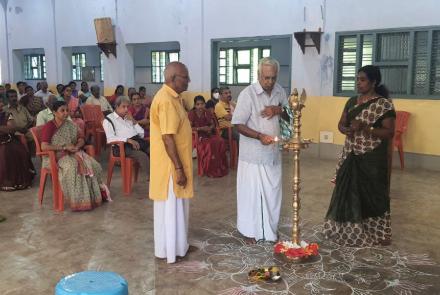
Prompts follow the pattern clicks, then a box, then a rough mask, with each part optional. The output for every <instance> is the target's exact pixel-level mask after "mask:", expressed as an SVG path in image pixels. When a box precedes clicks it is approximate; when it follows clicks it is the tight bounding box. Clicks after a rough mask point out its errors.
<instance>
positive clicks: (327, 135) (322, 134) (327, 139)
mask: <svg viewBox="0 0 440 295" xmlns="http://www.w3.org/2000/svg"><path fill="white" fill-rule="evenodd" d="M319 142H322V143H333V132H331V131H319Z"/></svg>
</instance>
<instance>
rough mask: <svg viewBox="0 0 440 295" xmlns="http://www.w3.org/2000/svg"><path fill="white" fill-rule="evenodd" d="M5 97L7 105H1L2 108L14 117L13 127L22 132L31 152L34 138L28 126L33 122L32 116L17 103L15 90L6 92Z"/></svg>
mask: <svg viewBox="0 0 440 295" xmlns="http://www.w3.org/2000/svg"><path fill="white" fill-rule="evenodd" d="M6 97H7V99H8V106H7V107H3V110H4V111H5V112H6V113H9V114H11V115H12V117H13V118H14V125H15V128H16V129H17V132H19V133H22V134H24V136H25V137H26V141H27V143H28V147H29V150H31V154H32V151H33V145H34V144H33V142H34V139H33V137H32V134H31V132H30V131H29V128H31V127H32V126H33V124H34V117H32V115H31V114H30V113H29V111H28V110H27V109H26V108H25V107H24V106H22V105H21V104H19V103H18V97H17V92H16V91H15V90H13V91H8V92H6Z"/></svg>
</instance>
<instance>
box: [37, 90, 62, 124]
mask: <svg viewBox="0 0 440 295" xmlns="http://www.w3.org/2000/svg"><path fill="white" fill-rule="evenodd" d="M57 100H58V99H57V97H56V96H55V95H53V94H52V95H51V96H49V98H48V99H47V102H46V108H45V109H44V110H42V111H41V112H39V113H38V115H37V122H36V124H35V125H36V126H42V125H44V124H46V123H47V122H49V121H52V120H53V119H54V114H53V112H52V106H53V104H54V103H55V102H56V101H57Z"/></svg>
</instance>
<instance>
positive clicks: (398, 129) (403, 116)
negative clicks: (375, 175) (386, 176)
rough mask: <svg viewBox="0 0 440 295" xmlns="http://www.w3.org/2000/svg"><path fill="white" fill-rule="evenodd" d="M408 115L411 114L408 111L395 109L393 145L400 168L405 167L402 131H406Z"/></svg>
mask: <svg viewBox="0 0 440 295" xmlns="http://www.w3.org/2000/svg"><path fill="white" fill-rule="evenodd" d="M410 115H411V114H410V113H408V112H404V111H397V112H396V124H395V130H394V140H393V146H394V147H396V148H397V150H398V152H399V158H400V169H403V168H405V159H404V156H403V141H402V134H403V133H404V132H406V129H407V128H408V121H409V117H410Z"/></svg>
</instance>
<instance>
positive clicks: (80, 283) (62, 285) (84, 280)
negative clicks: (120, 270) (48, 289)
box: [55, 271, 128, 295]
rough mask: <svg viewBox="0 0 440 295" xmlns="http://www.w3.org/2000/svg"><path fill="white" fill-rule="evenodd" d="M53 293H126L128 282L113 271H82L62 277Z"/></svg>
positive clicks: (102, 294) (115, 294) (92, 294)
mask: <svg viewBox="0 0 440 295" xmlns="http://www.w3.org/2000/svg"><path fill="white" fill-rule="evenodd" d="M55 295H128V284H127V281H126V280H125V279H124V278H123V277H121V276H120V275H118V274H117V273H114V272H99V271H84V272H79V273H75V274H72V275H68V276H66V277H64V278H62V279H61V280H60V281H59V282H58V284H57V285H56V287H55Z"/></svg>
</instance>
